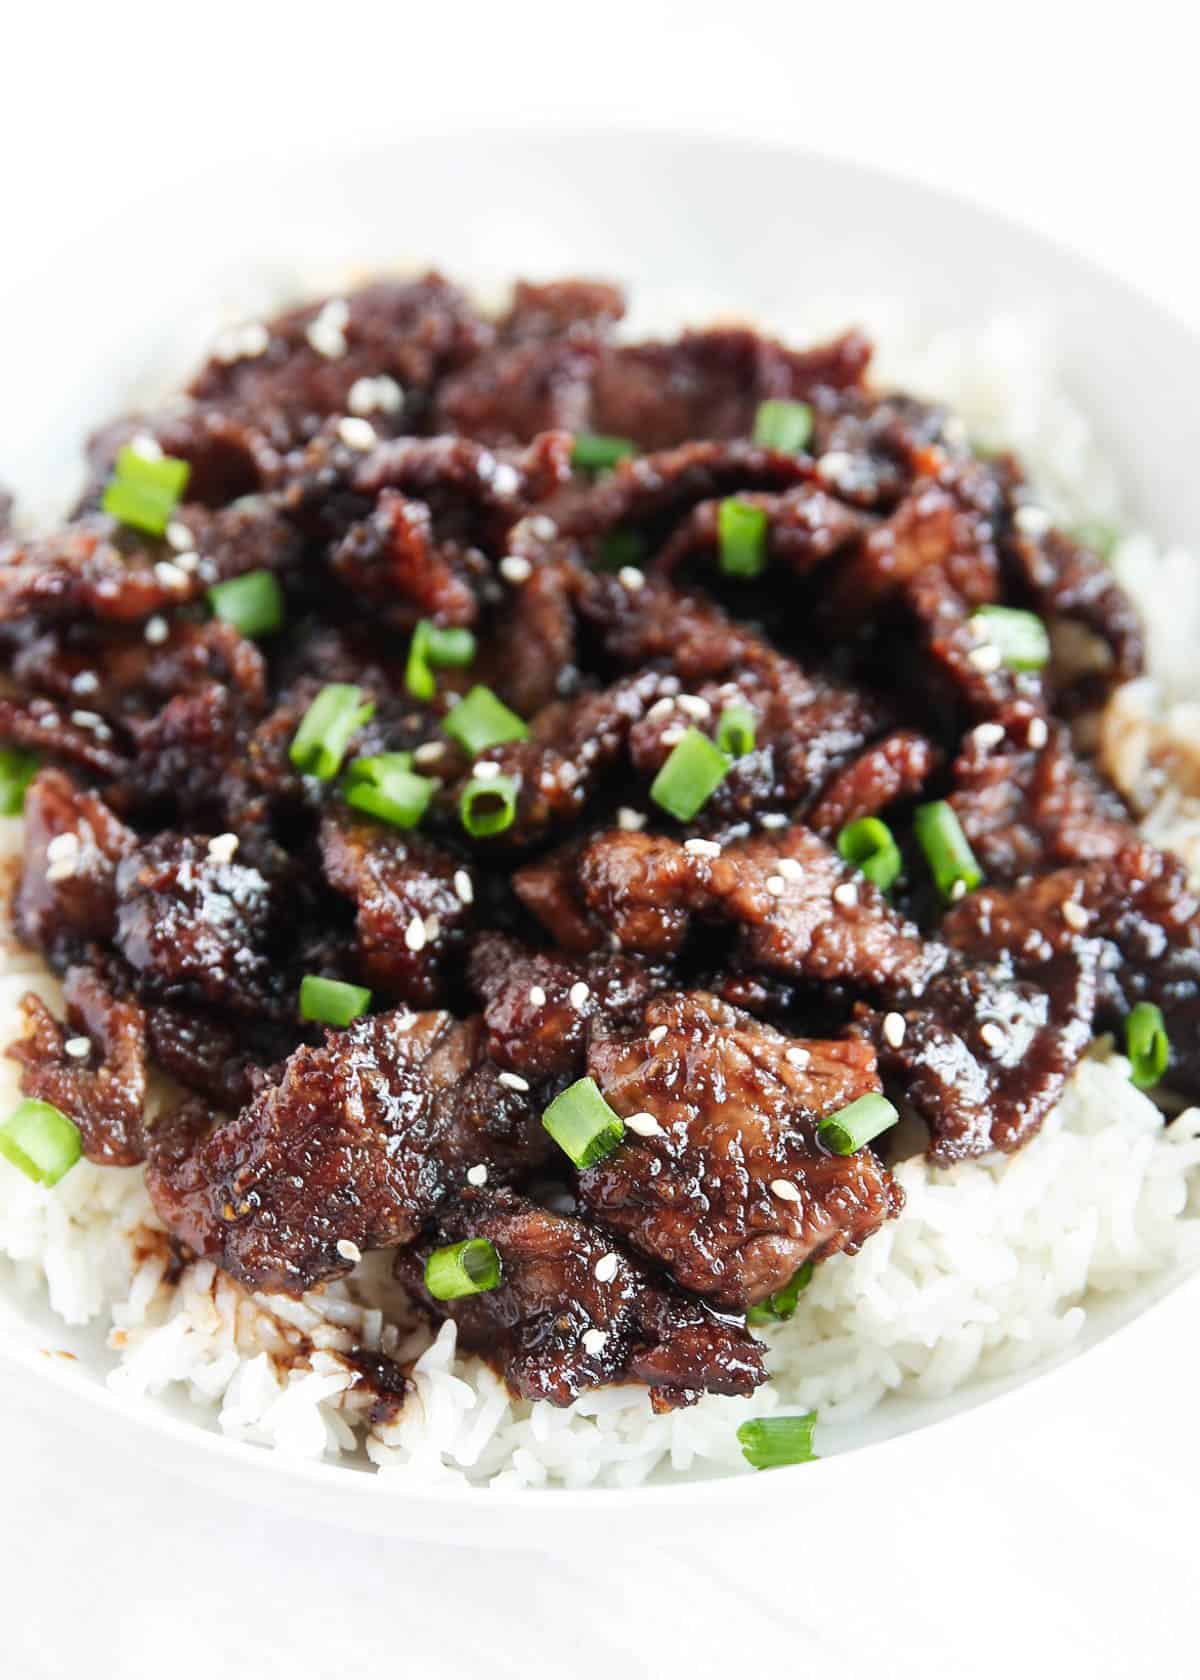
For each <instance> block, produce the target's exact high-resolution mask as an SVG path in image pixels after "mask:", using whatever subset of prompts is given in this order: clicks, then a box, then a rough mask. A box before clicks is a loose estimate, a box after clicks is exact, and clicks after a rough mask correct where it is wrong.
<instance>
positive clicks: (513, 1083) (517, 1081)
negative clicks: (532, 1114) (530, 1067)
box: [499, 1070, 529, 1091]
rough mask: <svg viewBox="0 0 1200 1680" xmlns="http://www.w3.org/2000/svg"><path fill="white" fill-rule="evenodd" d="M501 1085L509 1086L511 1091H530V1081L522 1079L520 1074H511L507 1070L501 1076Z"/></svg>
mask: <svg viewBox="0 0 1200 1680" xmlns="http://www.w3.org/2000/svg"><path fill="white" fill-rule="evenodd" d="M499 1079H500V1083H501V1085H507V1086H508V1088H509V1090H510V1091H528V1089H529V1081H528V1079H522V1078H521V1075H520V1074H519V1073H509V1072H507V1070H506V1071H505V1072H504V1073H502V1074H500V1075H499Z"/></svg>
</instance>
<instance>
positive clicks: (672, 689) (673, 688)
mask: <svg viewBox="0 0 1200 1680" xmlns="http://www.w3.org/2000/svg"><path fill="white" fill-rule="evenodd" d="M682 686H683V685H682V684H681V683H680V681H679V678H678V677H660V678H659V682H658V692H659V693H660V694H666V695H668V696H670V697H672V698H673V697H674V696H675V695H676V694H678V693H679V690H680V688H681V687H682Z"/></svg>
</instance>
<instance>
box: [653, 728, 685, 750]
mask: <svg viewBox="0 0 1200 1680" xmlns="http://www.w3.org/2000/svg"><path fill="white" fill-rule="evenodd" d="M686 733H687V732H686V730H684V729H681V728H680V726H679V725H678V724H677V723H673V724H672V725H671V727H670V729H664V730H663V732H662V735H661V736H660V737H659V739H660V740H661V741H662V744H663V746H664V747H675V746H678V745H679V743H680V741H682V740H683V737H684V735H685V734H686Z"/></svg>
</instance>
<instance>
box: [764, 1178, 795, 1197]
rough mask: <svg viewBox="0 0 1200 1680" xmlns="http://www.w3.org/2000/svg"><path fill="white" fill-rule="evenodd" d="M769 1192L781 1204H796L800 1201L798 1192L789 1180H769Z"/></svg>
mask: <svg viewBox="0 0 1200 1680" xmlns="http://www.w3.org/2000/svg"><path fill="white" fill-rule="evenodd" d="M771 1191H772V1194H773V1195H776V1196H778V1197H779V1200H780V1201H781V1202H798V1201H799V1200H800V1192H799V1190H798V1189H797V1188H796V1186H795V1185H794V1184H793V1183H792V1181H791V1179H790V1178H773V1179H772V1180H771Z"/></svg>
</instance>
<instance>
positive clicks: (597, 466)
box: [571, 432, 637, 472]
mask: <svg viewBox="0 0 1200 1680" xmlns="http://www.w3.org/2000/svg"><path fill="white" fill-rule="evenodd" d="M636 454H637V444H636V443H634V442H633V440H632V439H631V438H620V437H603V436H602V435H601V434H600V433H599V432H576V434H575V445H574V448H573V449H572V450H571V465H572V466H573V467H576V468H578V469H579V470H580V471H581V472H603V471H604V470H605V468H607V467H615V466H616V464H617V462H618V461H625V460H628V458H629V457H630V456H631V455H636Z"/></svg>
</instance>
